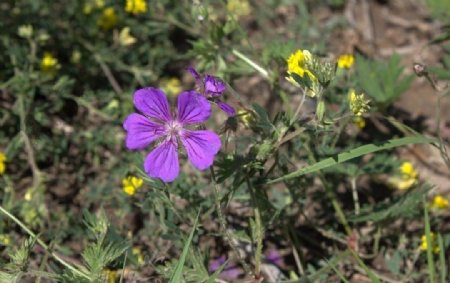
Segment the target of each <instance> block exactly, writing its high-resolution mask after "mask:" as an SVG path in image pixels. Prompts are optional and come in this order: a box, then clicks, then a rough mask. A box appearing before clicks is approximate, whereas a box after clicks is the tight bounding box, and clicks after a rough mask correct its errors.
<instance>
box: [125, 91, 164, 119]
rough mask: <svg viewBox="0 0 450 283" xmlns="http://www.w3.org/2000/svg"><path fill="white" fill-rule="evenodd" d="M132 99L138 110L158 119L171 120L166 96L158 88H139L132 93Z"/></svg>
mask: <svg viewBox="0 0 450 283" xmlns="http://www.w3.org/2000/svg"><path fill="white" fill-rule="evenodd" d="M133 101H134V105H135V106H136V108H137V109H138V110H139V111H141V112H142V113H143V114H145V115H147V116H149V117H151V118H155V119H158V120H160V121H170V120H172V115H171V114H170V108H169V103H168V102H167V97H166V95H165V94H164V92H163V91H162V90H160V89H157V88H153V87H147V88H141V89H139V90H137V91H136V92H135V93H134V98H133Z"/></svg>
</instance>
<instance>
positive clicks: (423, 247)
mask: <svg viewBox="0 0 450 283" xmlns="http://www.w3.org/2000/svg"><path fill="white" fill-rule="evenodd" d="M420 241H421V243H420V250H421V251H426V250H428V243H427V236H426V235H423V236H422V237H421V238H420ZM430 242H431V246H432V247H433V252H434V253H435V254H437V253H439V245H438V243H437V238H436V234H434V233H433V232H430Z"/></svg>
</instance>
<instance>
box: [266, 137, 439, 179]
mask: <svg viewBox="0 0 450 283" xmlns="http://www.w3.org/2000/svg"><path fill="white" fill-rule="evenodd" d="M434 142H437V139H435V138H427V137H424V136H414V137H405V138H399V139H392V140H388V141H386V142H382V143H377V144H366V145H363V146H360V147H358V148H355V149H352V150H349V151H346V152H342V153H339V154H336V155H334V156H333V157H329V158H326V159H324V160H321V161H319V162H317V163H314V164H311V165H309V166H307V167H304V168H302V169H299V170H297V171H295V172H292V173H289V174H287V175H284V176H282V177H279V178H277V179H273V180H270V181H268V182H267V184H273V183H277V182H281V181H284V180H289V179H292V178H296V177H299V176H302V175H306V174H308V173H313V172H316V171H319V170H322V169H325V168H329V167H332V166H335V165H337V164H340V163H343V162H345V161H348V160H351V159H353V158H357V157H360V156H363V155H365V154H368V153H373V152H377V151H381V150H386V149H391V148H395V147H399V146H404V145H408V144H420V143H434Z"/></svg>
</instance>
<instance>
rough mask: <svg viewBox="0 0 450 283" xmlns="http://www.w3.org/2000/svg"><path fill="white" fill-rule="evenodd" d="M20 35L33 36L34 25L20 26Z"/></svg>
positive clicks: (24, 36)
mask: <svg viewBox="0 0 450 283" xmlns="http://www.w3.org/2000/svg"><path fill="white" fill-rule="evenodd" d="M17 33H18V34H19V36H20V37H23V38H31V36H33V26H32V25H22V26H19V29H18V32H17Z"/></svg>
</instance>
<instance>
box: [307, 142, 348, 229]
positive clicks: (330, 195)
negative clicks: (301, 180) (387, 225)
mask: <svg viewBox="0 0 450 283" xmlns="http://www.w3.org/2000/svg"><path fill="white" fill-rule="evenodd" d="M304 147H305V150H306V152H307V153H308V157H309V159H310V160H311V162H313V163H317V160H316V158H315V157H314V154H313V153H312V151H311V148H310V147H309V143H308V142H305V144H304ZM317 175H318V176H319V179H320V181H321V182H322V185H323V187H324V188H325V193H326V195H327V197H328V198H329V199H330V201H331V204H332V205H333V208H334V211H335V212H336V215H337V217H338V219H339V222H341V224H342V225H343V226H344V229H345V232H346V233H347V235H351V233H352V229H351V228H350V225H349V224H348V221H347V218H346V217H345V214H344V212H343V211H342V208H341V206H340V204H339V202H338V200H337V197H336V194H335V193H334V191H333V189H332V188H331V187H330V186H329V185H328V183H327V182H326V180H325V177H324V176H323V174H322V173H321V172H317Z"/></svg>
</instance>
